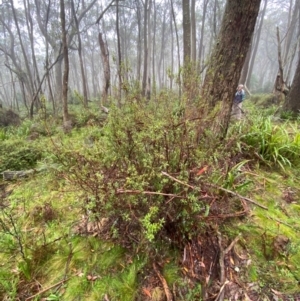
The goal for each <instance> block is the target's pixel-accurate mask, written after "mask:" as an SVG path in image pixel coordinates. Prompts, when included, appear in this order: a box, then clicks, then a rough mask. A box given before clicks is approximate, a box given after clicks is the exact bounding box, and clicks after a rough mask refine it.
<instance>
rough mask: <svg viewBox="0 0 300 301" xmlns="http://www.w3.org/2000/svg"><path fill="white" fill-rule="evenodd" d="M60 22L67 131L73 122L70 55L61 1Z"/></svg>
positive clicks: (64, 117) (62, 2)
mask: <svg viewBox="0 0 300 301" xmlns="http://www.w3.org/2000/svg"><path fill="white" fill-rule="evenodd" d="M60 20H61V31H62V46H63V57H64V75H63V83H62V86H63V90H62V96H63V126H64V128H65V130H66V131H68V130H70V129H71V126H72V125H71V122H70V118H69V112H68V86H69V54H68V45H67V32H66V17H65V4H64V0H60Z"/></svg>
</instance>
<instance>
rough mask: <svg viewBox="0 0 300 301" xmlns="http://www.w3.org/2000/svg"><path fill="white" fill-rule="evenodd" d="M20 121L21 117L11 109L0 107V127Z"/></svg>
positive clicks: (14, 124)
mask: <svg viewBox="0 0 300 301" xmlns="http://www.w3.org/2000/svg"><path fill="white" fill-rule="evenodd" d="M20 123H21V118H20V116H19V115H18V114H16V113H15V112H14V111H13V110H11V109H8V110H6V109H4V108H0V127H7V126H11V125H12V126H16V125H19V124H20Z"/></svg>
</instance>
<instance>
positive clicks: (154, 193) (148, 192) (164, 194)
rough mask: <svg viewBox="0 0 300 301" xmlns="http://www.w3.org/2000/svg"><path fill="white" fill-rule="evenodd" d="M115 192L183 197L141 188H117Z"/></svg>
mask: <svg viewBox="0 0 300 301" xmlns="http://www.w3.org/2000/svg"><path fill="white" fill-rule="evenodd" d="M117 193H128V194H150V195H151V194H152V195H163V196H171V197H173V198H185V197H183V196H180V195H177V194H171V193H163V192H155V191H142V190H123V189H118V190H117Z"/></svg>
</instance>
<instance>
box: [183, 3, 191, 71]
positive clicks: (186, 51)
mask: <svg viewBox="0 0 300 301" xmlns="http://www.w3.org/2000/svg"><path fill="white" fill-rule="evenodd" d="M182 23H183V62H184V66H185V67H186V65H188V64H189V63H190V60H191V17H190V1H189V0H182Z"/></svg>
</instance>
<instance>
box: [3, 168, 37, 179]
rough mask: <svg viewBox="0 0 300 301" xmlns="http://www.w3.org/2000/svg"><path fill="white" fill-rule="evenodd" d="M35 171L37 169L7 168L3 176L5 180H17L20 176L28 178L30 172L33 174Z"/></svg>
mask: <svg viewBox="0 0 300 301" xmlns="http://www.w3.org/2000/svg"><path fill="white" fill-rule="evenodd" d="M34 171H35V170H34V169H29V170H20V171H10V170H7V171H3V172H2V176H3V180H4V181H12V180H16V179H19V178H26V177H28V176H29V175H30V174H33V173H34Z"/></svg>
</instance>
